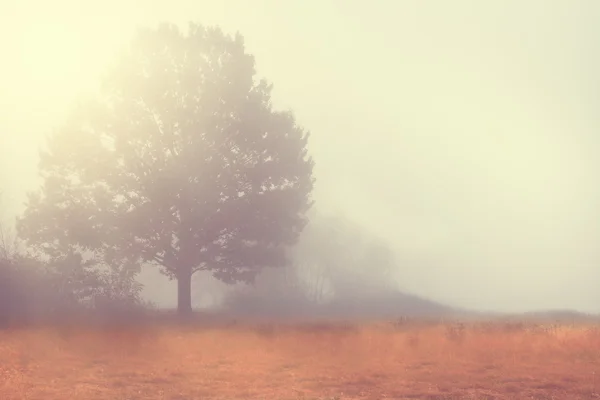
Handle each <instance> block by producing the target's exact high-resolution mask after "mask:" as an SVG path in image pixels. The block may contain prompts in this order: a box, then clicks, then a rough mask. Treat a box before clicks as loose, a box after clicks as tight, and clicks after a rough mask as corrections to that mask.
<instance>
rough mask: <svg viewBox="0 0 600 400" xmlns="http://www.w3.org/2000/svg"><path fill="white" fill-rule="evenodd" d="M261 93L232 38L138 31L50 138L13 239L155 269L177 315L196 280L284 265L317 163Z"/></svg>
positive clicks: (265, 88)
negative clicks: (172, 282)
mask: <svg viewBox="0 0 600 400" xmlns="http://www.w3.org/2000/svg"><path fill="white" fill-rule="evenodd" d="M270 92H271V86H270V85H269V84H267V83H266V82H265V81H264V80H261V81H257V80H256V79H255V69H254V59H253V57H252V56H251V55H249V54H247V53H246V52H245V48H244V41H243V39H242V37H241V36H240V35H239V34H237V35H236V36H235V37H230V36H228V35H225V34H224V33H223V32H222V31H221V30H219V29H218V28H205V27H202V26H200V25H195V24H190V26H189V31H188V33H187V34H183V33H182V32H180V31H179V30H178V29H177V28H176V27H174V26H172V25H167V24H163V25H161V26H159V27H158V28H157V29H143V30H140V31H138V33H137V35H136V36H135V38H134V40H133V43H132V45H131V47H130V48H128V49H127V50H126V51H124V53H123V54H122V57H121V58H120V59H119V60H118V62H117V63H116V65H115V67H114V68H113V69H111V70H110V72H109V73H108V74H107V76H106V78H105V80H104V85H103V92H102V93H103V96H102V97H101V98H99V99H98V100H97V101H89V102H85V103H82V104H81V105H80V106H79V107H78V108H76V109H75V111H74V112H73V114H72V115H71V116H70V118H69V119H68V120H67V121H66V123H65V124H64V125H63V126H62V127H61V128H60V129H58V130H56V131H55V132H54V133H53V134H52V135H51V136H50V137H49V140H48V148H47V150H45V151H44V152H42V153H41V162H40V173H41V176H42V178H43V186H42V188H41V190H39V191H38V192H35V193H32V194H30V196H29V199H28V202H27V209H26V211H25V213H24V216H23V217H22V218H21V219H20V221H19V223H18V229H19V234H20V235H21V237H23V238H24V239H27V242H28V243H29V244H30V245H31V246H33V247H35V248H36V250H37V251H39V252H41V253H43V254H45V255H47V256H48V257H51V258H57V257H58V258H60V257H64V256H65V255H67V254H70V253H72V252H78V253H79V254H83V255H86V257H88V259H89V260H94V262H96V263H98V264H105V265H110V266H111V268H113V269H114V268H116V269H118V270H119V271H133V272H134V273H135V272H137V271H139V269H140V266H141V265H142V264H154V265H156V266H158V267H159V268H160V270H161V272H162V273H164V274H166V275H167V276H169V277H170V278H172V279H177V282H178V310H179V312H180V313H183V314H185V313H189V312H190V311H191V282H192V279H191V278H192V274H194V272H196V271H200V270H209V271H211V272H212V273H213V275H214V276H215V277H217V278H219V279H220V280H222V281H224V282H227V283H233V282H237V281H251V280H252V279H253V277H254V276H255V275H256V274H257V272H258V271H259V270H260V268H261V267H268V266H283V265H284V264H285V263H286V256H285V254H286V252H285V248H286V246H289V245H292V244H294V243H295V241H296V239H297V237H298V235H299V234H300V232H301V231H302V229H303V227H304V225H305V223H306V216H305V213H306V212H307V210H308V209H309V208H310V206H311V203H312V202H311V198H310V197H311V192H312V188H313V183H314V180H313V177H312V170H313V161H312V159H311V158H310V157H308V155H307V149H306V145H307V140H308V133H307V132H306V131H305V130H304V129H303V128H301V127H300V126H299V125H297V123H296V121H295V118H294V116H293V115H292V113H291V112H280V111H275V110H273V108H272V105H271V101H270ZM90 254H93V255H90ZM123 275H125V276H127V273H126V272H124V273H123Z"/></svg>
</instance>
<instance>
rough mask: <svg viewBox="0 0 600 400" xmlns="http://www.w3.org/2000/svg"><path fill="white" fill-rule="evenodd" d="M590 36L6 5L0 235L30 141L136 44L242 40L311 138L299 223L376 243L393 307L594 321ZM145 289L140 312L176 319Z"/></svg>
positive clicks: (586, 4) (23, 187) (514, 20)
mask: <svg viewBox="0 0 600 400" xmlns="http://www.w3.org/2000/svg"><path fill="white" fill-rule="evenodd" d="M317 4H318V5H317ZM599 19H600V3H598V2H596V1H591V0H590V1H572V2H550V1H541V0H540V1H536V0H531V1H527V2H518V1H516V0H511V1H503V2H495V3H493V4H492V3H491V2H480V1H475V0H473V1H466V0H457V1H453V2H445V1H441V0H440V1H429V2H417V1H402V2H400V1H398V2H392V1H377V2H372V3H367V2H364V1H358V0H351V1H350V0H347V1H323V2H319V3H317V2H299V1H298V2H282V1H276V0H270V1H267V0H261V1H259V0H255V1H252V2H250V1H243V0H238V1H234V0H222V1H219V2H216V1H215V2H200V1H192V0H190V1H182V0H172V1H170V2H165V3H162V4H160V5H154V4H150V3H147V2H144V3H142V2H132V1H123V0H121V1H114V0H107V1H105V2H102V3H97V4H91V3H88V4H85V6H84V5H83V4H81V2H76V1H66V0H56V1H54V2H51V3H47V2H41V1H39V2H37V1H36V2H34V1H27V0H23V1H20V2H13V4H11V5H4V6H3V12H2V14H1V15H0V48H2V49H3V54H2V60H3V62H2V64H1V65H0V107H1V109H2V112H0V149H1V152H2V154H1V157H0V189H1V190H2V191H3V192H4V199H3V200H4V203H5V204H7V207H5V208H4V212H5V215H4V217H5V218H10V217H11V216H14V215H16V214H18V213H19V212H20V211H22V209H23V207H22V205H21V204H22V202H23V200H24V198H25V192H26V191H27V190H29V189H32V188H35V186H36V185H37V183H38V182H37V178H36V167H37V165H36V163H37V154H38V149H39V147H40V146H41V145H42V144H43V140H44V136H45V135H46V134H48V133H49V132H51V131H52V129H53V128H54V127H56V125H58V124H59V123H60V121H61V120H62V119H63V118H64V117H65V115H66V114H67V112H68V110H69V108H70V107H71V105H72V104H73V102H74V101H75V100H76V99H77V98H78V97H79V96H80V94H81V93H85V92H87V91H93V90H96V89H97V85H98V82H99V79H100V77H101V75H102V73H103V71H104V69H105V68H106V66H107V65H108V64H109V62H110V60H111V57H114V56H115V54H116V52H117V51H118V49H119V48H120V47H121V46H123V45H126V44H127V41H128V40H129V37H130V36H131V35H132V33H133V32H134V29H135V28H136V26H140V25H150V26H154V25H156V24H157V23H159V22H162V21H167V22H174V23H178V24H181V25H182V26H183V25H185V24H186V23H187V22H188V21H189V20H193V21H196V22H199V23H202V24H208V25H210V24H217V25H219V26H221V27H222V28H223V29H224V30H225V31H227V32H232V33H233V32H235V31H240V33H241V34H242V35H244V37H245V40H246V45H247V49H248V51H249V52H250V53H252V54H254V55H255V57H256V62H257V69H258V73H259V75H261V76H264V77H265V78H267V79H268V80H269V81H271V82H272V83H273V84H274V92H273V94H274V103H275V104H276V106H278V107H281V108H288V107H289V108H291V109H293V110H294V112H295V114H296V116H297V118H298V120H299V122H300V123H301V124H303V125H304V126H306V127H307V128H308V129H309V130H310V131H311V132H312V136H311V141H310V145H309V146H310V151H311V154H312V156H313V157H314V159H315V161H316V166H315V176H316V179H317V182H316V188H315V194H314V198H315V201H316V203H315V207H316V208H317V209H318V210H319V212H320V213H323V214H326V215H340V216H343V217H344V218H347V219H350V220H352V221H354V222H355V223H356V224H358V225H360V226H362V227H364V229H365V230H368V231H369V232H372V234H373V235H374V236H376V237H377V238H381V240H382V241H384V242H385V244H386V246H389V248H390V249H391V250H392V251H393V253H394V256H395V264H394V268H393V270H392V272H391V274H392V278H391V280H392V281H393V282H394V283H396V284H397V285H398V287H399V288H401V289H402V290H405V291H408V292H411V293H415V294H418V295H421V296H424V297H427V298H430V299H433V300H436V301H439V302H443V303H446V304H449V305H452V306H458V307H468V308H472V309H480V310H501V311H525V310H537V309H549V308H550V309H557V308H559V309H567V308H568V309H576V310H580V311H586V312H600V291H599V290H598V287H599V286H600V246H598V245H597V243H598V241H599V240H600V219H599V211H598V210H599V205H600V161H599V159H598V158H597V157H596V155H597V153H598V149H599V147H600V146H599V145H600V136H599V135H598V134H597V130H598V128H599V127H600V123H599V121H598V115H600V114H599V113H598V110H599V109H600V75H598V71H600V68H599V67H600V58H599V56H600V43H599V41H600V39H599V38H600V31H599V30H598V28H597V27H596V26H597V21H598V20H599ZM145 274H150V272H148V273H145ZM150 275H151V274H150ZM150 275H144V276H145V278H144V280H145V282H149V285H148V288H147V293H148V294H150V297H151V299H152V300H154V301H156V302H158V303H161V304H166V305H168V304H169V301H171V302H175V300H176V298H175V295H174V290H175V288H174V287H173V285H172V283H169V282H168V281H167V280H166V278H158V277H150ZM205 282H206V281H205ZM209 286H210V285H209ZM214 287H217V286H214ZM221 288H224V285H220V286H218V287H217V289H219V290H216V289H215V293H216V294H215V295H214V296H216V297H218V296H219V294H218V293H219V292H220V290H221ZM197 301H198V302H200V303H203V302H207V303H210V301H211V300H210V299H208V300H207V299H204V300H202V299H197Z"/></svg>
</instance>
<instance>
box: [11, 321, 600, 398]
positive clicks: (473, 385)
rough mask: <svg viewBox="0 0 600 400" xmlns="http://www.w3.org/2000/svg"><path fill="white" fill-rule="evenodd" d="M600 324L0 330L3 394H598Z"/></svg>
mask: <svg viewBox="0 0 600 400" xmlns="http://www.w3.org/2000/svg"><path fill="white" fill-rule="evenodd" d="M598 375H600V327H594V326H591V325H587V326H583V325H582V326H568V325H560V326H556V325H543V326H542V325H534V324H518V323H506V322H504V323H500V322H494V323H469V324H457V323H445V324H442V323H425V322H419V321H412V322H411V321H404V320H401V321H396V322H379V323H368V324H367V323H363V324H358V325H350V324H333V323H329V324H324V323H319V324H315V323H313V324H306V323H304V324H295V325H283V324H269V323H262V324H241V323H238V324H231V325H228V326H213V327H207V326H204V327H200V326H195V327H191V326H187V327H181V326H175V325H173V326H152V327H149V326H147V327H144V328H142V327H137V328H135V327H134V328H132V327H129V328H123V327H112V328H106V327H105V328H93V329H92V328H83V327H76V326H70V327H62V328H60V329H58V328H28V329H19V330H9V331H3V332H0V399H5V400H13V399H32V400H55V399H56V400H58V399H60V400H63V399H70V400H76V399H86V400H94V399H105V400H126V399H127V400H129V399H131V400H133V399H140V400H141V399H144V400H145V399H165V400H188V399H190V400H191V399H265V400H269V399H277V400H279V399H289V400H294V399H305V400H311V399H314V400H317V399H340V400H341V399H429V400H433V399H457V400H458V399H471V400H480V399H481V400H483V399H498V400H500V399H557V400H558V399H560V400H569V399H585V400H592V399H594V398H599V399H600V378H598Z"/></svg>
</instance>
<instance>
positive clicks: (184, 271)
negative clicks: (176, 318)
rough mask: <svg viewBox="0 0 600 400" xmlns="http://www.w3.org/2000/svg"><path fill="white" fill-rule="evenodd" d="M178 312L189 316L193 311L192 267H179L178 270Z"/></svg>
mask: <svg viewBox="0 0 600 400" xmlns="http://www.w3.org/2000/svg"><path fill="white" fill-rule="evenodd" d="M177 313H178V314H179V315H181V316H189V315H190V314H191V313H192V269H191V268H187V267H185V268H179V269H178V271H177Z"/></svg>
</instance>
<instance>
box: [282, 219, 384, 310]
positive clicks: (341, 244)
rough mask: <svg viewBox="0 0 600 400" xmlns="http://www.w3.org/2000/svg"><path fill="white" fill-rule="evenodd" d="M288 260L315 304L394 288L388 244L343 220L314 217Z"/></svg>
mask: <svg viewBox="0 0 600 400" xmlns="http://www.w3.org/2000/svg"><path fill="white" fill-rule="evenodd" d="M292 258H293V260H294V265H295V267H296V269H297V270H298V275H299V277H300V279H302V280H303V282H304V283H305V286H306V290H307V292H308V293H309V296H310V297H311V298H312V299H314V300H315V301H321V300H322V299H324V298H326V297H329V298H331V297H335V298H337V299H340V298H346V299H347V298H354V299H358V298H360V297H364V296H371V295H372V294H373V293H382V292H383V291H387V290H390V289H392V288H393V286H394V283H393V279H392V277H391V272H392V270H393V269H394V268H395V267H396V265H395V264H396V259H395V256H394V254H393V252H392V251H391V249H390V248H389V246H388V244H387V243H386V242H384V241H382V240H379V239H378V238H376V237H373V236H372V235H370V234H369V233H367V232H365V230H364V228H363V227H362V226H360V225H358V224H355V223H352V222H351V221H348V220H345V219H343V218H336V217H327V216H322V215H320V216H319V215H316V216H314V217H313V218H312V219H311V223H310V224H309V226H308V227H307V229H306V230H305V231H304V232H303V234H302V237H301V239H300V241H299V243H298V246H296V247H295V248H294V251H293V257H292ZM326 292H327V293H326ZM326 294H328V295H327V296H326Z"/></svg>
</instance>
